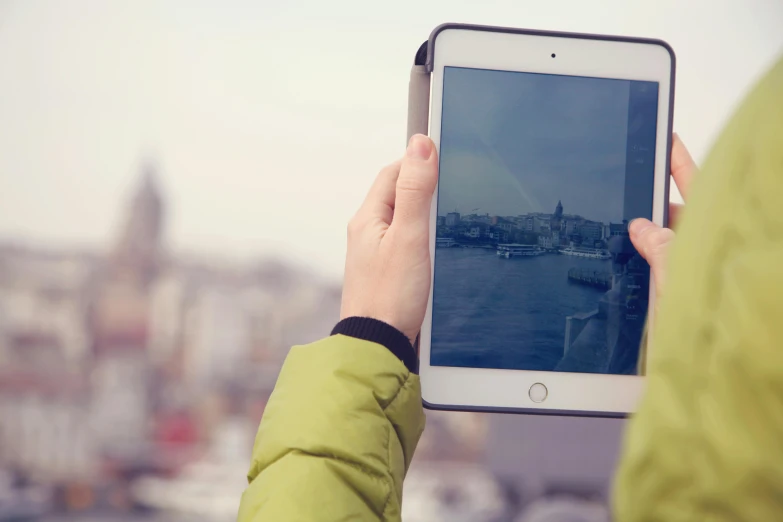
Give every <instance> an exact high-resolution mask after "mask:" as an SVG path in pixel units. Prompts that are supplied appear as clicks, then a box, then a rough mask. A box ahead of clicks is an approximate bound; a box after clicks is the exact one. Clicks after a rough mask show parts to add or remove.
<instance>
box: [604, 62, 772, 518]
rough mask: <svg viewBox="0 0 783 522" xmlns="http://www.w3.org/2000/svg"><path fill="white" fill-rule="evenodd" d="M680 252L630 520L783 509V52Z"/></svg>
mask: <svg viewBox="0 0 783 522" xmlns="http://www.w3.org/2000/svg"><path fill="white" fill-rule="evenodd" d="M669 264H670V269H669V272H670V273H669V281H668V288H667V292H666V295H665V296H664V297H663V300H662V302H661V306H660V308H659V309H660V317H659V321H658V324H657V325H656V326H655V328H654V329H653V332H652V338H651V340H652V344H651V350H650V354H651V355H650V363H649V374H648V383H647V386H648V387H647V391H646V393H645V397H644V399H643V400H642V403H641V405H640V408H639V410H638V412H637V414H636V415H635V418H634V419H632V421H631V423H630V426H629V431H628V433H627V437H626V441H625V447H624V454H623V457H622V460H621V465H620V470H619V473H618V476H617V482H616V484H615V495H614V502H615V512H616V515H617V520H621V521H623V522H636V521H666V522H679V521H694V520H703V521H710V522H728V521H737V520H743V521H757V520H758V521H769V520H781V519H783V515H781V513H783V464H782V463H783V336H781V332H783V330H781V327H783V62H780V63H778V65H777V66H776V67H775V68H773V70H772V71H771V72H770V73H769V75H768V76H766V78H765V79H764V80H763V81H762V82H761V83H760V84H759V86H758V87H757V88H756V90H755V91H754V92H753V93H752V94H751V95H750V97H749V98H748V99H747V100H746V102H745V103H744V104H743V105H742V106H741V107H740V109H739V111H738V112H737V114H736V115H735V116H734V118H733V119H732V121H731V122H730V123H729V125H728V127H727V128H726V130H725V131H724V133H723V134H722V135H721V137H720V138H719V140H718V141H717V143H716V144H715V147H714V149H713V151H712V153H711V154H710V156H709V158H708V160H707V161H706V162H705V164H704V169H703V172H702V173H701V174H700V176H699V179H698V180H696V184H695V186H694V187H693V190H692V194H691V197H690V199H689V201H688V207H687V210H686V214H685V216H684V220H683V222H682V224H681V227H680V229H679V230H678V236H677V243H676V244H675V246H674V249H673V251H672V255H671V259H670V260H669Z"/></svg>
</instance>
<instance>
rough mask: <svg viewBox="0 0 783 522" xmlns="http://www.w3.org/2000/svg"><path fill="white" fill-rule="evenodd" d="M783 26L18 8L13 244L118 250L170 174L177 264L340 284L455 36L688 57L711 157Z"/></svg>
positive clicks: (500, 13)
mask: <svg viewBox="0 0 783 522" xmlns="http://www.w3.org/2000/svg"><path fill="white" fill-rule="evenodd" d="M533 7H535V8H534V9H533ZM564 12H567V13H568V14H569V15H568V16H567V17H565V16H563V13H564ZM303 13H306V14H303ZM413 13H415V16H414V15H413ZM673 13H676V17H673V16H672V14H673ZM704 13H710V16H705V15H704ZM782 15H783V5H779V4H774V3H770V2H768V1H766V0H752V1H750V2H748V3H745V4H743V5H741V6H740V5H737V4H734V3H731V2H725V3H723V4H721V5H717V6H716V5H715V4H714V3H707V2H706V0H705V1H701V2H694V3H688V4H687V5H682V4H681V3H676V2H674V0H664V2H663V3H659V4H656V6H655V9H650V6H649V4H644V3H633V2H627V3H626V2H622V3H621V2H618V3H615V4H613V6H612V7H611V8H609V7H607V8H606V9H602V10H600V11H596V9H595V8H594V6H591V5H588V4H584V3H582V2H576V1H568V2H563V3H561V4H558V5H557V6H554V5H553V6H542V5H540V4H537V3H536V4H533V3H530V2H529V3H526V2H520V3H516V4H513V5H512V4H508V3H507V2H502V1H500V0H488V1H486V2H482V3H480V4H476V3H473V2H466V1H464V0H456V1H454V2H449V3H437V2H433V3H430V4H420V3H417V2H413V1H412V0H405V1H403V2H401V3H397V4H395V5H394V6H390V5H378V4H367V3H364V2H359V1H358V0H350V1H342V2H337V3H326V4H325V3H321V2H315V1H313V0H303V1H302V2H299V3H297V4H296V5H288V4H280V3H277V4H269V3H264V2H261V3H259V2H252V1H250V0H235V1H231V2H228V3H214V2H207V1H203V0H195V1H187V2H185V1H174V0H172V1H168V2H156V1H152V0H139V1H135V2H126V3H115V2H102V1H99V0H76V1H74V2H51V1H49V2H47V1H41V0H25V1H6V2H0V67H1V68H2V70H3V71H5V72H6V74H5V75H4V79H3V85H2V87H0V93H2V95H1V96H0V120H1V121H3V122H4V125H1V126H0V194H2V196H1V197H2V204H1V205H0V240H6V239H9V238H10V239H13V238H18V239H20V240H24V241H25V242H31V243H36V244H42V245H47V244H52V245H66V246H67V245H77V246H78V245H88V246H91V247H99V248H101V247H105V246H106V245H109V244H110V242H111V241H112V240H113V238H114V236H115V234H116V230H117V229H118V227H120V226H121V223H122V219H123V212H124V208H125V205H126V204H127V198H128V197H129V196H130V193H131V191H132V190H133V187H134V186H135V184H136V182H137V179H138V176H139V175H140V174H139V171H140V169H141V166H142V165H143V164H144V162H146V161H147V160H148V159H150V158H152V159H153V160H155V161H156V162H157V164H158V168H159V179H160V182H161V186H162V192H163V194H164V197H166V201H167V206H168V217H167V226H166V229H165V233H164V235H165V237H166V239H167V244H168V245H169V246H170V248H171V249H172V250H174V251H195V252H203V253H205V254H208V255H213V254H214V255H217V256H220V257H229V258H232V259H233V258H236V259H247V258H253V257H256V256H259V255H262V256H263V255H270V256H277V257H280V258H283V259H286V260H292V261H295V262H297V263H300V264H303V265H307V266H310V267H311V268H312V269H313V270H316V271H318V272H321V273H323V274H326V275H329V276H330V277H337V276H339V274H341V273H342V270H343V266H344V253H345V226H346V223H347V222H348V220H349V219H350V217H351V216H352V215H353V213H354V212H355V211H356V209H357V208H358V206H359V205H360V203H361V201H362V199H363V198H364V196H365V194H366V192H367V189H368V188H369V186H370V184H371V183H372V180H373V178H374V177H375V175H376V173H377V172H378V170H379V169H380V168H382V167H383V166H384V165H386V164H388V163H390V162H391V161H393V160H394V159H395V158H396V157H398V156H399V155H401V154H402V153H403V151H404V146H405V143H404V141H405V118H406V115H407V109H406V96H407V84H408V78H409V70H410V65H411V61H412V59H413V54H414V53H415V51H416V49H417V48H418V47H419V45H420V44H421V43H422V42H423V41H424V40H425V39H426V38H427V36H428V35H429V33H430V31H431V30H432V28H434V27H435V26H436V25H438V24H440V23H442V22H444V21H462V22H470V23H485V24H491V25H509V26H518V27H530V28H536V29H550V30H564V31H579V32H593V33H605V34H628V35H635V36H650V37H656V38H662V39H664V40H666V41H668V42H669V43H670V44H671V45H672V47H673V48H674V49H675V51H676V52H677V61H678V71H677V93H676V108H677V109H676V111H675V129H676V130H677V131H678V132H679V133H680V135H681V136H682V137H683V139H684V140H685V142H686V144H687V145H688V146H689V148H690V149H691V151H692V152H693V154H694V156H695V157H696V158H697V159H701V158H703V156H704V153H705V152H706V150H707V148H708V147H709V146H710V144H711V143H712V141H713V139H714V137H715V136H716V134H717V132H718V130H719V128H720V127H721V126H722V124H723V122H724V121H725V120H726V118H727V117H728V115H729V114H730V113H731V111H732V110H733V107H734V105H735V104H736V103H737V101H738V100H739V99H740V98H741V97H742V96H743V95H744V93H745V92H746V90H747V89H748V88H749V86H750V85H751V84H752V83H753V82H754V81H755V80H756V78H757V77H758V76H759V75H760V74H761V73H762V72H763V70H765V69H766V67H768V65H769V64H770V62H771V61H772V60H773V59H774V57H775V56H776V55H777V54H778V53H779V52H780V49H781V47H783V34H782V33H780V31H779V30H778V28H777V25H778V24H777V23H776V22H777V20H780V17H781V16H782ZM686 20H687V23H686V22H685V21H686ZM740 38H741V40H742V42H743V44H742V49H741V50H742V52H737V44H736V42H737V41H739V39H740ZM727 70H730V71H732V74H731V75H727V74H726V71H727ZM708 87H709V88H708ZM563 204H564V206H565V207H566V212H577V209H576V208H572V205H571V204H570V203H568V202H566V201H564V202H563ZM547 205H548V203H547ZM544 210H545V211H551V210H550V209H549V208H548V206H547V207H546V208H545V209H544Z"/></svg>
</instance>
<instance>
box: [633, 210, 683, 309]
mask: <svg viewBox="0 0 783 522" xmlns="http://www.w3.org/2000/svg"><path fill="white" fill-rule="evenodd" d="M628 232H629V234H630V235H631V242H632V243H633V246H634V247H636V250H637V251H638V252H639V254H640V255H641V256H642V257H643V258H644V259H645V261H647V263H648V264H649V265H650V269H651V270H652V274H653V277H654V278H655V289H656V292H657V293H658V294H659V296H660V293H661V288H663V285H664V282H665V279H666V259H667V256H668V254H669V247H670V246H671V243H672V240H673V239H674V232H673V231H672V230H671V229H669V228H663V227H660V226H658V225H656V224H655V223H653V222H652V221H649V220H647V219H634V220H633V221H632V222H631V224H630V225H629V226H628Z"/></svg>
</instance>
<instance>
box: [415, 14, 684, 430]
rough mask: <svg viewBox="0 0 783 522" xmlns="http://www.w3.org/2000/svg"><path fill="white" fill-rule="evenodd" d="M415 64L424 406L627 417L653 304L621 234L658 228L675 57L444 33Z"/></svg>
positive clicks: (640, 381)
mask: <svg viewBox="0 0 783 522" xmlns="http://www.w3.org/2000/svg"><path fill="white" fill-rule="evenodd" d="M426 67H427V69H428V72H430V74H431V91H430V100H431V103H430V106H429V133H430V136H431V137H432V139H433V140H434V142H435V144H436V146H437V148H438V151H439V154H440V158H439V162H440V176H439V182H438V188H437V192H436V197H435V198H434V200H433V206H432V213H431V234H430V237H431V239H430V240H431V245H430V248H431V254H432V271H433V284H432V288H431V294H430V301H429V307H428V310H427V315H426V319H425V322H424V325H423V327H422V332H421V336H420V340H419V349H420V375H421V382H422V395H423V399H424V403H425V405H426V406H427V407H429V408H433V409H450V410H471V411H499V412H503V411H508V412H523V413H550V414H567V415H602V416H623V415H625V414H627V413H629V412H632V411H633V410H634V408H635V405H636V403H637V400H638V398H639V396H640V394H641V392H642V389H643V386H644V377H643V375H641V373H642V372H641V371H640V368H642V367H643V364H642V363H643V362H644V361H642V357H643V356H642V355H640V354H643V353H646V351H645V350H644V349H643V348H642V339H643V337H644V332H645V324H646V320H647V311H648V310H649V309H651V307H652V302H653V300H654V297H655V296H654V295H653V291H652V285H651V275H650V269H649V266H648V265H647V264H646V263H645V262H644V260H643V259H642V258H641V257H640V256H639V254H638V253H637V252H636V251H635V249H634V248H633V245H632V244H631V241H630V239H629V237H628V224H629V222H630V221H631V220H633V219H634V218H639V217H644V218H647V219H651V220H652V221H654V222H655V223H658V224H660V225H664V224H665V223H666V220H667V216H666V208H667V206H668V178H669V175H668V173H669V154H670V148H671V132H672V129H671V124H672V118H671V111H672V102H673V84H674V54H673V52H672V50H671V48H670V47H669V46H668V45H667V44H665V43H663V42H661V41H657V40H644V39H632V38H620V37H608V36H593V35H579V34H563V33H547V32H538V31H525V30H513V29H501V28H493V27H479V26H464V25H445V26H441V27H439V28H438V29H436V30H435V32H434V33H433V35H432V36H431V38H430V40H429V42H428V47H427V58H426Z"/></svg>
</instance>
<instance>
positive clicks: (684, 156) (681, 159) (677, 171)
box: [672, 133, 698, 201]
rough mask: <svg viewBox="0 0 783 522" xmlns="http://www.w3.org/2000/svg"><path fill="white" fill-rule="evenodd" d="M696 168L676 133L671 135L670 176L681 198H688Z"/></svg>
mask: <svg viewBox="0 0 783 522" xmlns="http://www.w3.org/2000/svg"><path fill="white" fill-rule="evenodd" d="M697 171H698V168H697V167H696V162H694V161H693V158H692V157H691V154H690V152H688V149H686V148H685V144H684V143H683V142H682V140H681V139H680V137H679V136H678V135H677V133H674V136H672V177H673V178H674V182H675V183H676V184H677V189H678V190H679V191H680V194H682V199H684V200H686V201H687V199H688V193H689V192H690V187H691V182H692V181H693V178H694V177H695V176H696V172H697Z"/></svg>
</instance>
